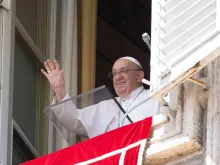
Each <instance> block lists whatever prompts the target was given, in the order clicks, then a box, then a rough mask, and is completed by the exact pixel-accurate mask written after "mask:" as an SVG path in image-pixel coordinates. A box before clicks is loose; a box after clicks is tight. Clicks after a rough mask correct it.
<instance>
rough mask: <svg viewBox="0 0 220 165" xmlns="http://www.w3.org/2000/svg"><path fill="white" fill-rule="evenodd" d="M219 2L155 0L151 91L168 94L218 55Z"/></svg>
mask: <svg viewBox="0 0 220 165" xmlns="http://www.w3.org/2000/svg"><path fill="white" fill-rule="evenodd" d="M218 3H219V1H217V0H196V1H190V0H184V1H177V0H170V1H165V0H156V1H152V17H153V19H152V44H151V45H152V52H151V81H152V83H153V86H152V87H151V91H152V93H153V95H154V96H161V95H164V94H166V93H167V92H168V91H169V90H171V89H172V88H173V87H175V86H176V85H178V84H180V83H182V82H183V81H184V80H186V79H187V78H189V77H192V76H193V75H194V74H195V73H197V72H198V71H199V70H200V69H201V68H203V67H204V66H205V65H207V64H208V63H209V62H210V61H211V60H213V59H214V58H216V57H217V56H218V53H217V52H216V51H217V50H218V46H219V44H218V43H219V42H218V41H219V38H220V35H219V10H220V9H219V5H218Z"/></svg>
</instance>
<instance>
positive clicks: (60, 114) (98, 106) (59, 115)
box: [45, 86, 132, 145]
mask: <svg viewBox="0 0 220 165" xmlns="http://www.w3.org/2000/svg"><path fill="white" fill-rule="evenodd" d="M106 108H109V109H112V111H110V112H108V114H107V116H109V115H110V116H111V115H113V116H114V115H115V114H117V113H119V112H120V111H123V109H122V107H121V106H120V104H119V103H118V102H117V101H116V99H115V98H114V96H113V94H112V93H111V92H110V91H109V90H108V88H107V87H106V86H102V87H99V88H96V89H93V90H91V91H89V92H86V93H83V94H81V95H78V96H75V97H72V98H70V99H67V100H64V101H62V102H59V103H57V104H55V105H52V106H49V107H47V108H46V109H45V113H46V115H47V116H48V118H49V119H50V120H51V121H52V123H53V124H54V126H55V127H56V129H57V130H58V131H59V132H60V133H61V134H62V136H63V137H64V138H65V139H66V141H67V142H68V144H69V145H72V144H73V143H74V142H73V141H72V136H71V134H72V133H76V134H78V135H80V136H89V137H94V136H96V135H97V134H96V133H95V134H94V131H92V130H93V129H94V128H95V125H100V121H99V119H100V116H99V115H100V114H105V115H106V111H105V110H106ZM97 111H102V112H101V113H99V115H97V116H98V117H97V118H96V117H95V116H94V117H92V116H90V117H91V118H93V119H92V122H90V120H87V121H89V122H88V123H93V124H92V125H93V127H91V125H90V124H88V125H84V124H85V123H84V124H83V123H81V121H77V122H74V121H75V119H76V118H75V117H76V116H77V115H78V112H81V113H80V114H81V115H82V116H83V114H88V113H89V114H90V115H92V114H94V113H96V112H97ZM107 116H105V117H106V118H105V119H106V120H108V117H107ZM70 118H71V120H70ZM87 119H88V118H87ZM127 119H128V120H129V122H128V123H132V121H131V119H130V117H129V116H128V117H127ZM117 126H118V125H115V126H114V128H112V129H115V128H117ZM88 128H89V130H88Z"/></svg>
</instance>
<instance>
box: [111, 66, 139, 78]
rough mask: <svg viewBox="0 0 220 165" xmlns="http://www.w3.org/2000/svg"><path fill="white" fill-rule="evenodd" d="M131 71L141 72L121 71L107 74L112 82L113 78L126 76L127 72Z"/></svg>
mask: <svg viewBox="0 0 220 165" xmlns="http://www.w3.org/2000/svg"><path fill="white" fill-rule="evenodd" d="M133 70H137V71H141V69H122V70H120V71H118V72H111V73H109V74H108V77H109V78H110V79H111V80H113V78H114V77H116V76H117V75H119V76H126V75H127V74H128V72H129V71H133Z"/></svg>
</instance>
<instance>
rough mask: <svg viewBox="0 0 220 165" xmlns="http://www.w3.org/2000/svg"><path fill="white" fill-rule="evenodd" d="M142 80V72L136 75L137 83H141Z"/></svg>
mask: <svg viewBox="0 0 220 165" xmlns="http://www.w3.org/2000/svg"><path fill="white" fill-rule="evenodd" d="M143 78H144V72H143V71H139V72H138V75H137V82H138V83H141V82H142V79H143Z"/></svg>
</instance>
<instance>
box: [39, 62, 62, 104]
mask: <svg viewBox="0 0 220 165" xmlns="http://www.w3.org/2000/svg"><path fill="white" fill-rule="evenodd" d="M44 66H45V68H46V70H47V72H46V71H45V70H43V69H41V72H42V73H43V74H44V76H45V77H46V78H47V79H48V81H49V83H50V85H51V87H52V89H53V90H54V92H55V93H56V99H57V101H58V102H59V101H61V100H62V99H63V98H64V97H65V95H66V89H65V81H64V76H63V70H60V64H59V63H58V61H57V60H55V61H54V63H52V62H51V61H50V60H47V61H45V62H44Z"/></svg>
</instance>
